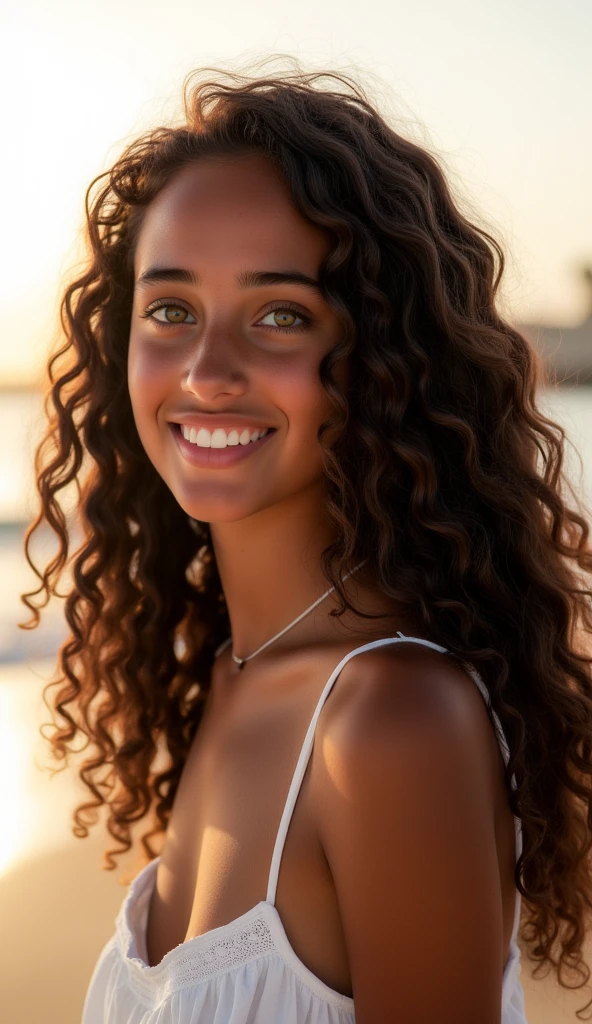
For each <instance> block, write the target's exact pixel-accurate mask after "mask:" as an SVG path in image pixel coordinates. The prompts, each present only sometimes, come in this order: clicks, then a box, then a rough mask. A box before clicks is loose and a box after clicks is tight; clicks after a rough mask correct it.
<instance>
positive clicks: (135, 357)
mask: <svg viewBox="0 0 592 1024" xmlns="http://www.w3.org/2000/svg"><path fill="white" fill-rule="evenodd" d="M127 383H128V391H129V396H130V401H131V405H132V410H133V414H134V419H135V422H136V427H137V430H138V433H139V435H140V440H141V441H142V444H143V445H144V447H145V448H146V450H147V452H148V454H149V455H150V456H151V457H152V455H153V452H152V451H151V449H152V448H153V446H154V442H155V440H156V437H157V435H158V424H157V422H156V416H157V412H158V409H159V407H160V405H161V404H162V401H163V399H164V398H165V395H166V374H164V373H163V372H162V367H161V366H160V364H159V363H158V361H157V360H155V359H154V358H151V357H150V354H149V353H148V352H147V351H146V350H145V349H140V348H139V347H138V346H136V345H134V343H133V339H132V340H130V346H129V354H128V362H127Z"/></svg>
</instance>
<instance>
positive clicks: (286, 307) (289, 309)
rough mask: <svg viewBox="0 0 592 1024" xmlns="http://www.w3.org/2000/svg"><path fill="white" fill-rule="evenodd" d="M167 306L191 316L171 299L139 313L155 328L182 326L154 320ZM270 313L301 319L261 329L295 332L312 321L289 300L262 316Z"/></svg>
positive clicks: (154, 304) (159, 301) (164, 328)
mask: <svg viewBox="0 0 592 1024" xmlns="http://www.w3.org/2000/svg"><path fill="white" fill-rule="evenodd" d="M168 306H172V307H176V308H177V309H184V310H185V312H186V313H189V315H190V316H193V314H192V313H191V312H190V311H189V310H188V309H187V307H186V306H184V305H183V303H182V302H176V301H175V302H173V301H172V300H171V299H158V300H157V301H156V302H153V303H151V305H150V306H148V307H147V308H146V309H145V310H144V312H143V313H140V314H139V315H140V316H141V317H143V318H144V319H146V320H150V322H151V323H152V324H154V326H155V327H156V328H157V329H160V328H162V329H163V330H165V331H167V330H168V329H169V327H182V326H183V324H182V323H180V324H170V323H169V324H165V323H163V321H162V320H155V319H154V317H153V316H152V314H153V313H155V312H156V310H157V309H166V308H167V307H168ZM270 313H293V314H294V316H297V317H298V318H299V319H300V320H302V323H301V324H299V325H298V326H297V327H278V326H277V325H276V326H275V327H272V326H271V325H270V324H262V327H263V329H264V330H267V331H281V332H282V333H283V334H295V333H296V331H303V330H305V329H306V328H307V327H310V325H311V323H312V317H309V316H306V314H305V313H302V312H301V311H300V309H297V308H296V307H295V306H293V305H292V304H291V303H290V302H284V303H282V305H281V306H275V307H274V308H273V309H268V310H267V312H266V313H264V314H263V316H269V314H270ZM188 326H189V327H193V326H194V324H188Z"/></svg>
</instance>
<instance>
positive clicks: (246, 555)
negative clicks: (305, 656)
mask: <svg viewBox="0 0 592 1024" xmlns="http://www.w3.org/2000/svg"><path fill="white" fill-rule="evenodd" d="M321 512H322V500H321V497H320V492H319V489H318V488H315V489H314V490H313V489H310V490H308V491H302V492H300V493H299V494H298V495H296V496H295V497H292V498H291V499H290V501H289V502H283V503H279V504H277V505H274V506H273V507H271V508H267V509H263V510H262V511H261V512H257V513H256V514H254V515H252V516H249V517H248V519H242V520H240V521H239V522H234V523H212V524H211V534H212V541H213V545H214V552H215V555H216V561H217V565H218V571H219V573H220V579H221V582H222V588H223V590H224V596H225V598H226V604H227V608H228V614H229V618H230V628H231V635H232V646H233V650H234V653H235V654H236V655H237V656H238V657H241V658H244V657H248V656H249V655H250V654H252V653H253V652H254V651H256V650H257V649H258V648H259V647H260V646H261V645H262V644H264V643H265V642H266V641H267V640H270V639H271V637H273V636H275V634H276V633H278V632H279V631H280V630H281V629H283V628H284V627H285V626H287V625H288V623H290V622H292V620H293V619H295V618H296V617H297V616H298V615H300V614H301V612H303V611H304V610H305V609H306V608H308V606H309V605H311V604H312V603H313V601H315V600H316V599H317V598H319V597H320V596H321V595H322V594H323V593H324V592H325V591H326V590H327V589H328V588H329V586H330V584H329V583H328V581H327V579H326V578H325V576H324V574H323V572H322V569H321V553H322V551H323V550H324V549H325V548H326V547H327V545H328V544H330V543H331V541H332V540H333V539H334V536H333V535H332V534H331V532H330V530H329V528H328V526H327V523H326V522H325V521H324V519H323V516H322V514H321ZM351 568H353V566H352V567H351ZM348 582H349V581H348ZM332 597H333V595H330V597H329V598H328V599H327V601H326V602H325V601H323V602H322V603H321V604H320V605H319V606H318V608H316V609H315V610H314V612H313V613H311V616H310V620H311V621H309V617H307V618H305V619H303V620H302V622H301V623H298V625H297V626H295V627H294V630H303V631H304V632H305V633H306V631H307V630H308V631H310V629H311V628H313V626H314V622H315V621H316V622H317V623H318V616H320V617H321V619H322V618H326V616H327V613H328V611H329V610H330V608H331V607H332V605H331V603H330V602H331V598H332ZM287 637H288V634H287ZM282 639H283V638H282ZM290 639H291V638H290ZM278 644H281V639H280V640H279V641H278Z"/></svg>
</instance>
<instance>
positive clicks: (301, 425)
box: [276, 361, 334, 458]
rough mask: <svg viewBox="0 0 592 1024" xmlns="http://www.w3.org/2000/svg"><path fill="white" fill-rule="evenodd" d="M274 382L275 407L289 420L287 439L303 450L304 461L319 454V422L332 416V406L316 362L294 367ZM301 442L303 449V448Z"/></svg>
mask: <svg viewBox="0 0 592 1024" xmlns="http://www.w3.org/2000/svg"><path fill="white" fill-rule="evenodd" d="M276 383H277V385H278V388H277V400H276V401H277V405H278V406H279V407H280V408H281V409H282V410H283V412H284V414H285V416H286V419H287V421H288V424H287V425H288V440H289V441H292V442H293V444H294V445H299V446H300V449H301V451H306V457H307V458H310V455H311V454H312V452H313V450H314V449H316V448H319V454H320V446H319V444H318V441H317V432H318V429H319V427H320V425H321V423H323V421H324V420H326V419H328V418H329V417H331V416H332V414H333V412H334V407H333V403H332V402H331V400H330V398H329V395H328V394H327V392H326V391H325V388H324V387H323V385H322V383H321V380H320V377H319V369H318V363H317V362H312V361H311V362H310V364H306V363H305V364H300V365H298V366H293V367H291V369H290V371H289V372H287V373H282V375H281V381H279V380H278V381H277V382H276ZM280 391H281V394H280ZM303 442H305V444H306V448H302V445H303Z"/></svg>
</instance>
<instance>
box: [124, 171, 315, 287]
mask: <svg viewBox="0 0 592 1024" xmlns="http://www.w3.org/2000/svg"><path fill="white" fill-rule="evenodd" d="M329 244H330V242H329V235H328V233H327V232H326V231H325V230H323V229H322V228H320V227H318V226H317V225H315V224H311V223H310V221H308V220H306V218H304V217H303V216H302V214H301V213H300V212H299V210H298V209H297V208H296V206H295V204H294V202H293V200H292V198H291V195H290V192H289V189H288V186H287V184H286V182H285V181H284V179H283V177H282V176H281V174H280V173H279V172H278V171H277V170H276V168H275V167H274V166H273V164H272V163H271V162H270V161H269V160H267V159H265V157H263V156H261V155H259V154H246V155H240V156H220V157H218V156H216V157H210V156H208V157H203V158H200V159H199V160H196V161H195V162H194V163H192V164H190V165H188V166H186V167H184V168H182V169H181V170H180V171H178V172H176V173H175V174H174V175H173V177H172V178H171V180H170V181H168V182H167V184H166V185H165V186H164V187H163V188H162V189H161V191H160V192H159V194H158V195H157V196H156V197H155V198H154V199H153V201H152V202H151V203H150V205H149V207H148V209H147V211H146V213H145V216H144V220H143V223H142V227H141V230H140V233H139V237H138V242H137V246H136V254H135V269H136V275H137V276H138V275H139V274H141V273H142V272H143V271H144V270H145V269H146V267H147V266H148V265H150V264H151V263H153V262H154V261H155V260H156V258H158V262H159V263H160V264H165V263H167V262H168V261H169V260H170V261H171V265H174V266H192V267H195V268H199V266H200V264H201V263H202V262H203V261H204V260H207V261H208V263H210V262H211V261H214V262H217V261H223V262H224V263H226V264H232V265H233V266H234V264H235V263H236V262H239V263H241V265H243V264H244V266H245V267H246V266H247V265H248V264H250V263H251V260H253V259H254V260H257V261H258V264H260V263H261V260H262V259H263V260H264V261H265V263H268V262H269V261H271V263H272V264H273V266H274V268H275V267H276V266H277V265H278V264H277V260H278V259H279V260H280V261H282V262H283V263H285V261H286V260H288V262H289V263H291V264H294V261H295V260H296V261H297V262H298V265H299V267H300V268H301V269H304V270H308V271H309V272H313V271H316V270H317V269H318V266H319V263H320V262H321V260H322V259H323V258H324V256H325V255H326V253H327V251H328V249H329ZM245 259H246V260H247V261H248V262H247V264H245ZM181 261H184V262H181ZM265 263H264V264H261V266H259V265H258V266H257V269H265ZM241 269H242V266H241Z"/></svg>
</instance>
